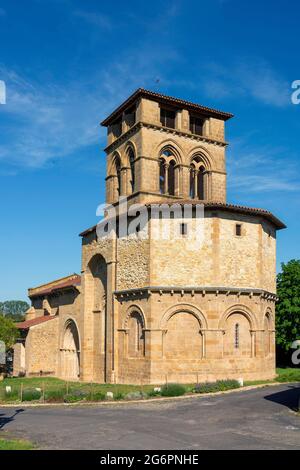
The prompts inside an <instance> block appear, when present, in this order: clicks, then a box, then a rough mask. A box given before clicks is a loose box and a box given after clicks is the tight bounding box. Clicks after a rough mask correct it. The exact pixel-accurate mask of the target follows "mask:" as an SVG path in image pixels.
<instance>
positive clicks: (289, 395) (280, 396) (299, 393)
mask: <svg viewBox="0 0 300 470" xmlns="http://www.w3.org/2000/svg"><path fill="white" fill-rule="evenodd" d="M264 398H265V400H269V401H272V402H274V403H278V404H279V405H282V406H286V407H287V408H290V410H292V411H298V410H299V406H300V387H299V386H298V385H289V386H288V388H287V390H283V391H282V392H277V393H272V394H271V395H266V396H265V397H264Z"/></svg>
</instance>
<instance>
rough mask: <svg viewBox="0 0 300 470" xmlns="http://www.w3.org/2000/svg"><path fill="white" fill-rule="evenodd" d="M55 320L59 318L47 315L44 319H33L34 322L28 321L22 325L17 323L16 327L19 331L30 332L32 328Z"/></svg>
mask: <svg viewBox="0 0 300 470" xmlns="http://www.w3.org/2000/svg"><path fill="white" fill-rule="evenodd" d="M54 318H57V317H55V316H53V315H51V316H50V315H45V316H42V317H37V318H33V319H32V320H26V321H22V322H20V323H15V325H16V327H17V328H18V329H19V330H29V328H31V327H32V326H36V325H40V324H41V323H45V322H47V321H49V320H53V319H54Z"/></svg>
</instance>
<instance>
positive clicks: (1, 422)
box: [0, 408, 25, 430]
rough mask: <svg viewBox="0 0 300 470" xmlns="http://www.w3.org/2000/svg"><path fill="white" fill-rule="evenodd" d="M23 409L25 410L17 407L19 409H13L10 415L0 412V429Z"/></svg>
mask: <svg viewBox="0 0 300 470" xmlns="http://www.w3.org/2000/svg"><path fill="white" fill-rule="evenodd" d="M23 411H25V410H23V409H22V408H19V409H17V410H15V412H14V414H13V415H11V416H6V415H5V414H3V413H0V430H1V429H4V426H6V425H7V424H8V423H10V422H11V421H14V419H15V417H16V416H17V415H18V414H19V413H22V412H23Z"/></svg>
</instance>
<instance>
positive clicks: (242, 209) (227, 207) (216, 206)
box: [79, 199, 286, 237]
mask: <svg viewBox="0 0 300 470" xmlns="http://www.w3.org/2000/svg"><path fill="white" fill-rule="evenodd" d="M160 204H161V205H162V204H167V205H169V206H171V205H173V204H179V205H185V204H191V205H194V206H195V205H197V204H203V205H204V208H205V209H211V210H221V211H226V212H234V213H237V214H245V215H253V216H255V215H256V216H261V217H263V218H265V219H266V220H268V221H269V222H271V223H272V224H273V225H274V226H275V228H276V229H277V230H281V229H285V228H286V225H285V224H284V223H283V222H282V221H281V220H280V219H278V218H277V217H276V216H275V215H274V214H272V212H270V211H268V210H266V209H261V208H256V207H248V206H243V205H236V204H227V203H224V202H218V201H200V200H195V199H172V200H170V199H156V200H154V201H150V202H149V201H147V202H145V203H141V206H146V207H151V206H154V205H160ZM96 227H97V225H93V226H92V227H90V228H88V229H86V230H84V231H83V232H81V233H80V234H79V236H80V237H84V236H85V235H88V234H89V233H91V232H93V231H94V230H95V229H96Z"/></svg>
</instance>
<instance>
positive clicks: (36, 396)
mask: <svg viewBox="0 0 300 470" xmlns="http://www.w3.org/2000/svg"><path fill="white" fill-rule="evenodd" d="M41 396H42V394H41V392H40V391H38V390H35V389H34V388H27V389H25V390H23V398H22V399H23V401H33V400H40V398H41Z"/></svg>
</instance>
